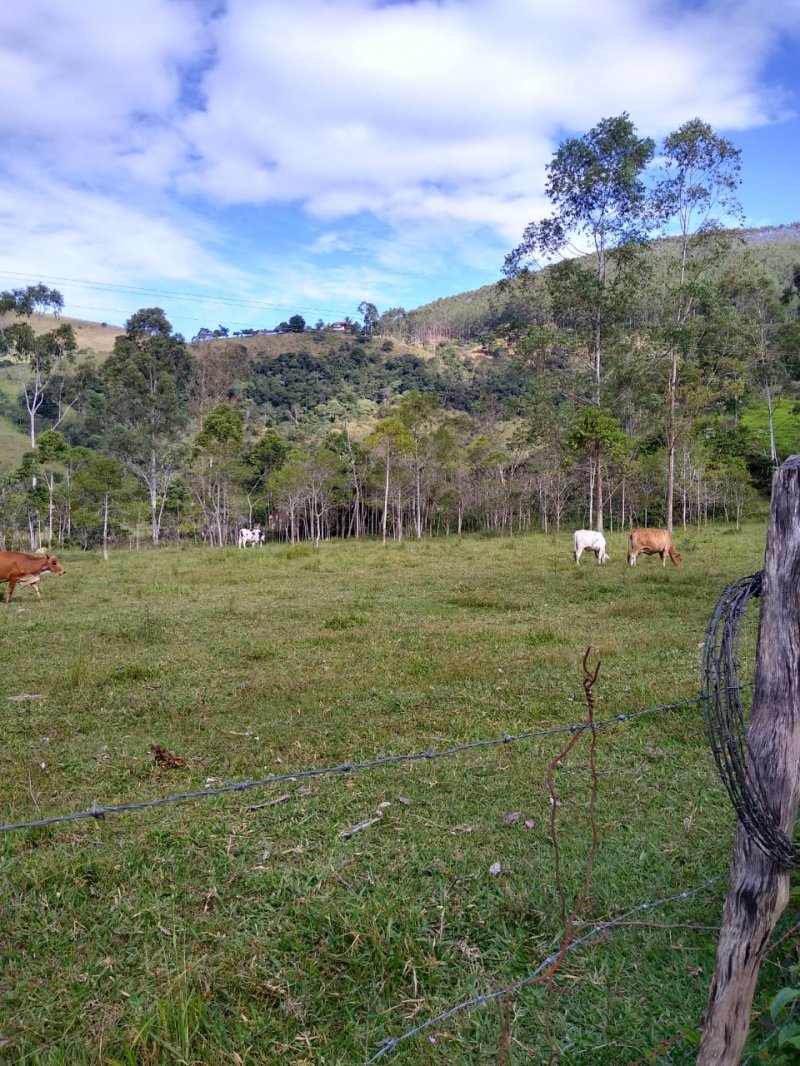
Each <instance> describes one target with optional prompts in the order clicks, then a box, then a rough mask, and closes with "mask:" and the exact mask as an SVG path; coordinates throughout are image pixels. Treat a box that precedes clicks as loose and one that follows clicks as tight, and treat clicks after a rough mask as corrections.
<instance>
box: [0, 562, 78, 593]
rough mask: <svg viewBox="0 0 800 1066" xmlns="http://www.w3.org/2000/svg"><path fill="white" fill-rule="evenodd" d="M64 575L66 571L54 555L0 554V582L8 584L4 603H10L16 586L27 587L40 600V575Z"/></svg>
mask: <svg viewBox="0 0 800 1066" xmlns="http://www.w3.org/2000/svg"><path fill="white" fill-rule="evenodd" d="M45 573H50V574H65V573H66V570H65V569H64V567H63V566H62V565H61V563H60V562H59V561H58V559H56V557H55V555H45V557H44V558H42V557H41V556H40V555H27V554H26V553H25V552H0V581H7V582H8V595H7V596H6V603H11V596H12V595H13V592H14V589H15V588H16V586H17V585H28V586H29V587H30V588H32V589H33V591H34V592H35V593H36V599H37V600H41V598H42V594H41V592H40V591H39V581H40V579H41V576H42V574H45Z"/></svg>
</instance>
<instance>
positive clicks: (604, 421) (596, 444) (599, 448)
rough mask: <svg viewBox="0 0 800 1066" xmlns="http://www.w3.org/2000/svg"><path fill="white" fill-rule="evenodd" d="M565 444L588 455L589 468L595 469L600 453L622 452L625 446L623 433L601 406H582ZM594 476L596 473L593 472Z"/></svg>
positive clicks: (597, 466)
mask: <svg viewBox="0 0 800 1066" xmlns="http://www.w3.org/2000/svg"><path fill="white" fill-rule="evenodd" d="M567 444H568V446H569V447H571V448H574V449H575V450H576V451H579V452H583V453H584V454H586V455H588V456H589V458H590V463H591V469H592V470H594V471H596V470H598V469H599V465H600V464H599V461H598V457H599V456H600V455H601V454H603V453H605V454H606V455H607V456H609V457H614V456H619V455H621V454H622V452H623V450H624V446H625V434H624V433H623V432H622V427H621V426H620V424H619V422H618V421H617V419H616V418H615V417H614V416H613V415H612V414H611V412H610V411H606V410H604V409H603V408H602V407H584V408H583V409H582V410H581V411H580V412H579V413H578V417H577V419H576V421H575V425H574V426H573V429H572V432H571V433H570V435H569V436H568V438H567ZM595 476H597V475H596V474H595ZM594 499H595V500H596V499H597V493H596V492H595V493H594ZM590 500H591V495H590ZM590 513H591V502H590Z"/></svg>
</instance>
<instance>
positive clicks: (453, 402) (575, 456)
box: [0, 225, 800, 547]
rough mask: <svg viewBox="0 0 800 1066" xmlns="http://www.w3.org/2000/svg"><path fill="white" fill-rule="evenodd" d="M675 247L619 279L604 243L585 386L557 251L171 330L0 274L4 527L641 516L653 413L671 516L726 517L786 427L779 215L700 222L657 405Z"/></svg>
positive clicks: (147, 539)
mask: <svg viewBox="0 0 800 1066" xmlns="http://www.w3.org/2000/svg"><path fill="white" fill-rule="evenodd" d="M678 250H679V245H678V243H677V242H676V241H674V240H667V241H661V242H657V243H655V244H653V245H651V246H649V247H648V248H647V249H646V250H644V251H642V252H639V253H637V255H638V259H637V261H636V265H635V279H636V282H635V284H633V285H632V284H631V283H630V274H629V273H626V269H627V268H626V264H624V263H622V264H621V265H620V264H615V265H613V266H612V268H611V270H610V272H609V276H610V277H611V279H612V282H613V283H614V284H618V285H619V287H620V290H621V291H620V292H616V293H615V294H614V299H615V300H617V302H618V303H619V305H620V307H621V308H622V311H623V313H622V314H621V315H619V317H618V318H616V319H615V320H614V321H613V322H612V323H610V324H609V326H608V329H607V332H606V333H605V335H604V337H603V340H604V345H605V347H604V379H603V383H602V395H601V403H600V404H599V405H598V404H594V403H593V402H592V397H593V389H594V384H593V363H592V358H593V355H592V346H591V344H588V343H587V333H586V325H587V321H586V320H585V314H586V312H585V307H584V306H582V304H581V299H582V295H581V292H582V290H581V286H582V285H585V280H586V279H585V277H584V276H582V275H580V273H579V270H580V269H581V267H580V266H579V265H576V263H575V262H574V261H563V262H559V263H556V264H554V265H552V266H551V267H549V268H547V269H545V270H543V271H522V272H520V273H518V274H517V275H516V276H513V277H509V278H508V279H507V280H503V281H501V282H499V283H498V284H497V285H494V286H489V287H486V288H484V289H481V290H478V291H477V292H473V293H466V294H464V295H462V296H457V297H451V298H449V299H443V300H440V301H437V302H436V303H434V304H431V305H428V306H426V307H422V308H419V309H417V310H413V311H410V312H408V313H405V312H401V311H400V310H399V309H393V310H391V311H389V312H385V313H383V314H380V313H377V314H376V315H375V316H374V317H373V319H372V320H371V321H369V322H368V323H367V324H366V325H365V326H361V325H360V324H353V323H349V324H348V328H347V329H346V330H344V331H342V330H341V328H337V329H336V330H334V329H331V328H327V327H324V326H323V324H322V323H319V324H318V328H316V329H312V330H308V329H299V330H298V329H295V330H294V331H293V330H288V331H286V332H283V333H279V334H276V333H270V334H256V333H253V334H252V335H248V336H237V337H229V336H228V337H226V336H219V335H218V336H213V335H211V331H205V334H206V337H207V339H204V340H202V341H200V340H196V341H195V342H194V343H191V342H190V343H186V342H184V340H183V338H181V337H179V336H177V335H176V334H175V333H174V332H173V330H172V328H171V326H170V324H169V322H168V320H167V318H166V315H165V314H164V312H163V311H162V310H161V309H158V308H145V309H142V310H140V311H138V312H135V313H134V314H132V316H131V319H130V320H129V322H128V323H127V324H126V326H125V328H124V329H123V330H120V329H119V328H118V327H110V326H100V325H97V324H90V323H80V322H77V321H70V320H68V319H64V318H60V317H59V318H53V317H35V316H32V315H29V314H28V310H29V309H35V310H36V311H37V312H38V311H41V310H50V311H52V310H56V311H57V310H59V309H60V307H59V306H58V301H59V296H58V294H57V293H54V292H53V291H52V290H47V289H45V288H44V287H43V286H40V287H38V289H37V291H36V292H32V291H31V290H24V291H23V290H19V291H17V292H16V293H14V294H5V295H4V299H5V311H6V314H5V317H4V320H3V326H2V328H3V337H4V359H3V362H2V375H3V376H2V391H1V392H0V414H1V415H2V419H0V434H4V437H0V443H2V444H3V445H7V446H4V450H3V465H4V468H5V474H4V475H3V483H2V489H1V490H0V523H1V532H2V536H3V540H4V543H5V546H8V547H10V546H24V545H26V544H34V545H35V544H38V543H39V542H41V541H44V542H48V543H49V542H51V541H52V543H59V544H68V543H78V544H82V545H84V546H87V547H91V546H93V545H101V544H102V545H105V546H108V545H109V544H113V543H124V544H144V543H152V544H159V543H161V542H163V541H164V540H167V541H168V542H176V541H180V540H182V539H187V538H189V539H192V540H200V541H204V542H205V543H207V544H209V545H222V544H228V543H232V542H233V541H234V540H235V533H236V530H237V529H238V527H239V526H241V525H248V526H249V525H252V524H256V523H258V524H260V525H261V526H262V527H263V528H264V530H265V531H267V532H268V534H269V535H271V536H275V537H278V536H280V537H286V538H288V539H290V540H297V539H299V538H311V539H313V540H315V541H317V542H319V540H321V539H322V538H325V537H328V536H362V535H365V534H373V535H381V536H384V537H396V538H399V537H402V536H422V535H427V534H434V533H448V532H452V533H457V532H461V531H464V530H486V531H494V532H505V533H511V532H513V531H514V530H517V529H521V528H523V529H529V528H541V529H549V528H551V527H552V528H556V527H559V526H560V525H562V524H563V523H565V522H570V523H575V524H578V525H586V524H590V523H591V520H592V517H593V516H592V510H593V507H596V506H597V500H598V499H599V500H600V501H601V504H602V506H603V509H604V512H605V514H604V522H605V525H606V526H608V525H611V526H612V528H616V527H619V526H621V525H624V524H627V523H629V522H637V523H642V524H661V523H664V522H665V521H666V517H667V516H666V506H667V504H666V499H667V497H666V478H667V470H668V452H667V444H668V440H669V439H670V438H669V434H670V433H672V437H671V439H672V443H673V449H672V451H673V468H674V497H673V505H672V507H673V510H672V513H673V517H674V521H675V523H676V525H677V526H680V525H682V524H684V525H688V524H691V523H696V522H704V521H706V520H707V519H708V518H710V517H712V518H713V517H720V518H724V519H726V520H729V521H732V522H737V521H739V520H740V519H741V518H742V516H743V515H745V514H746V513H748V512H749V511H752V510H754V509H755V510H757V509H758V508H759V507H761V506H763V500H764V498H765V497H764V494H765V492H766V491H767V488H768V484H769V478H770V474H771V471H772V469H773V468H774V466H775V463H776V462H778V461H780V460H781V459H782V458H784V457H785V456H786V455H787V454H789V453H790V452H792V451H796V450H797V449H798V448H800V386H799V384H798V379H799V378H800V342H799V341H798V335H799V334H798V331H799V330H800V324H799V323H798V309H799V308H800V269H798V267H797V265H796V264H800V226H798V225H793V226H786V227H780V228H778V229H770V230H751V231H742V232H741V233H727V234H726V235H725V242H724V244H720V245H719V248H718V249H716V250H715V254H714V259H713V267H712V270H711V271H710V272H709V277H708V278H707V279H704V282H703V286H702V289H701V292H700V296H701V298H700V299H698V300H697V304H696V306H695V307H693V309H692V313H691V316H690V326H691V328H690V329H689V328H687V329H686V330H684V331H683V333H682V334H681V336H680V337H679V338H678V341H677V343H679V350H680V361H679V370H678V371H677V372H675V380H674V382H673V393H672V406H671V408H670V406H669V396H670V379H671V372H672V371H675V366H676V365H677V360H676V357H674V356H673V357H670V355H669V352H670V350H671V348H672V347H674V345H675V344H676V338H675V336H674V335H671V334H670V332H669V330H666V329H665V327H664V316H663V307H664V298H665V297H664V294H665V292H666V291H667V289H668V287H669V279H670V276H671V271H672V270H673V269H674V266H675V262H676V256H677V254H678ZM580 263H584V265H585V264H588V268H586V269H587V270H588V272H589V273H591V270H592V269H594V267H593V266H592V259H591V257H587V259H586V260H583V261H581V260H579V261H578V264H580ZM26 293H27V297H28V298H29V300H30V301H31V303H30V305H26V304H25V302H24V297H25V294H26ZM29 327H30V328H29ZM26 331H27V332H26ZM20 374H21V376H20ZM23 382H24V383H25V389H23V388H22V383H23ZM670 419H671V421H670ZM598 441H599V442H600V445H598ZM600 446H601V447H602V452H603V456H602V468H601V469H602V485H601V489H600V496H599V497H598V496H597V494H596V487H597V486H596V482H595V480H594V477H595V476H596V475H595V473H594V472H595V470H596V465H595V464H596V457H597V452H598V447H600ZM595 517H596V515H595Z"/></svg>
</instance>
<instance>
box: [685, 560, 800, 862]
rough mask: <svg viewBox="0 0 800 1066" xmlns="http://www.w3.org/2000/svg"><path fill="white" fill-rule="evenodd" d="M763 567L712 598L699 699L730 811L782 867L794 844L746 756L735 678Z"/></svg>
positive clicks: (799, 858)
mask: <svg viewBox="0 0 800 1066" xmlns="http://www.w3.org/2000/svg"><path fill="white" fill-rule="evenodd" d="M762 580H763V571H762V570H759V571H758V573H756V574H751V575H750V576H749V577H742V578H739V580H738V581H734V582H733V584H732V585H729V586H728V587H727V588H726V589H725V591H724V592H723V593H722V595H721V596H720V597H719V599H718V600H717V603H716V606H715V607H714V610H713V611H712V613H711V618H710V619H709V623H708V626H707V628H706V640H705V647H704V651H703V665H702V677H701V685H700V699H701V701H702V704H703V714H704V717H705V721H706V732H707V734H708V742H709V745H710V747H711V753H712V755H713V756H714V761H715V762H716V764H717V770H718V771H719V776H720V777H721V778H722V783H723V785H724V786H725V788H726V790H727V793H728V795H729V796H730V798H731V802H732V803H733V808H734V810H735V811H736V816H737V818H738V819H739V821H740V822H741V823H742V825H743V826H744V828H745V829H746V830H747V832H748V834H749V835H750V836H751V837H752V839H753V841H754V843H755V844H757V845H758V847H759V848H760V849H761V850H762V851H763V852H764V853H765V854H766V855H768V856H769V857H770V858H771V859H773V860H774V861H775V862H776V863H777V864H778V865H779V866H781V867H783V868H784V869H797V868H800V848H797V847H796V846H795V845H794V844H793V843H792V841H791V839H790V838H789V837H788V836H787V835H786V833H784V831H783V829H781V827H780V825H779V824H778V822H777V821H776V819H775V817H774V815H773V814H772V813H771V810H770V802H769V797H768V794H767V790H766V789H765V787H764V785H763V783H762V781H761V779H760V778H759V775H758V770H757V768H756V767H755V766H754V765H753V760H752V759H750V758H749V756H748V748H747V725H746V724H745V719H744V710H743V707H742V697H741V690H742V686H741V685H740V684H739V648H740V643H741V627H742V619H743V618H744V614H745V610H746V608H747V604H748V602H749V601H750V600H751V599H753V598H754V597H759V596H760V595H761V586H762Z"/></svg>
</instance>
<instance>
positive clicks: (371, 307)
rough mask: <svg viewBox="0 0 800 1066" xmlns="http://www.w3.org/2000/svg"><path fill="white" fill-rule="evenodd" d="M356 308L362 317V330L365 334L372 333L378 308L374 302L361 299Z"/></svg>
mask: <svg viewBox="0 0 800 1066" xmlns="http://www.w3.org/2000/svg"><path fill="white" fill-rule="evenodd" d="M356 310H357V311H358V313H359V314H360V315H361V316H362V318H363V319H364V327H363V328H364V332H365V333H367V334H369V333H374V332H375V327H376V326H377V324H378V319H379V315H378V308H377V307H376V306H375V304H371V303H367V301H366V300H362V301H361V303H360V304H359V305H358V307H357V308H356Z"/></svg>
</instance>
